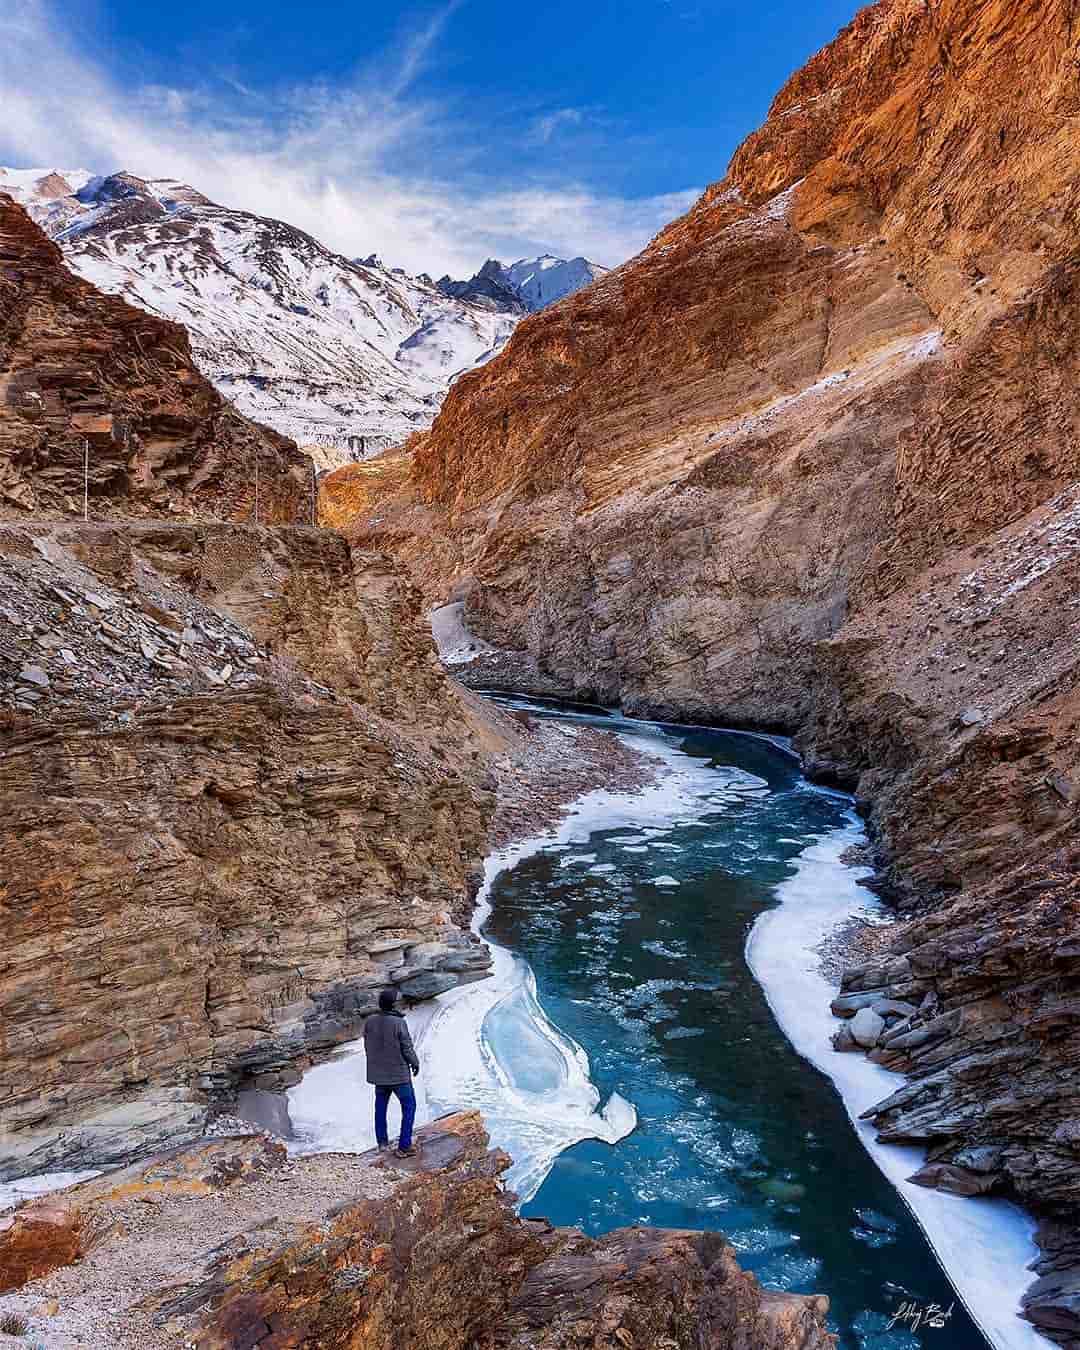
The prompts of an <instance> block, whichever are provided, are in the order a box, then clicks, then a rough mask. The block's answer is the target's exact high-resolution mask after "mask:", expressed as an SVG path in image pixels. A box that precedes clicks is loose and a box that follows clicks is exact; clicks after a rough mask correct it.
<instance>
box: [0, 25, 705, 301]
mask: <svg viewBox="0 0 1080 1350" xmlns="http://www.w3.org/2000/svg"><path fill="white" fill-rule="evenodd" d="M459 2H460V0H451V3H450V4H449V5H447V6H444V7H443V8H442V9H441V10H439V11H438V12H437V13H435V14H434V16H433V17H432V18H431V19H430V20H429V22H428V23H427V24H426V25H424V26H423V27H421V28H420V29H419V30H418V31H417V32H416V33H415V34H414V35H413V36H412V37H411V39H410V40H408V41H406V42H404V43H403V44H401V47H400V49H399V50H398V51H397V52H396V55H395V57H394V59H392V60H389V59H386V57H385V54H384V55H383V56H382V57H381V58H380V60H379V63H378V67H377V68H375V67H372V68H370V69H366V70H361V71H358V72H357V73H356V74H355V76H354V77H353V78H352V79H351V80H350V81H349V82H348V83H347V84H345V85H340V84H329V83H324V84H314V85H305V86H302V87H300V86H294V87H292V88H287V89H284V90H275V91H273V93H270V92H268V91H265V90H263V91H257V92H252V91H250V90H247V89H245V88H242V87H241V88H238V87H237V86H236V83H235V81H219V82H217V83H215V84H214V85H212V86H209V85H208V86H206V87H187V88H184V87H176V88H173V87H168V88H162V87H160V86H156V85H155V86H151V85H144V86H141V87H135V88H132V87H129V86H127V85H125V84H124V83H123V82H121V81H119V80H118V79H116V78H115V77H114V76H113V75H112V74H111V73H110V72H109V70H107V69H106V68H105V67H104V66H103V65H102V64H101V63H100V62H98V61H95V60H94V59H92V58H91V57H90V56H89V55H87V53H86V52H85V51H82V50H80V49H79V48H78V47H77V46H76V45H75V44H74V43H73V42H72V41H71V39H70V37H69V35H68V34H67V32H66V31H65V29H64V26H63V23H62V22H61V20H60V19H59V18H58V15H57V12H56V11H55V10H53V9H51V8H50V7H49V6H48V4H47V3H46V0H7V4H6V5H5V6H4V8H3V12H2V13H0V88H2V90H3V113H4V115H3V118H2V119H0V162H4V161H5V159H6V160H7V161H8V162H14V163H16V164H19V165H22V166H29V165H41V166H44V167H50V168H51V167H61V168H76V167H81V168H87V169H90V170H92V171H96V172H105V171H109V170H115V169H120V168H124V169H127V170H129V171H131V172H133V173H136V174H139V175H141V176H143V177H174V178H180V179H183V180H185V181H187V182H190V183H191V184H192V185H193V186H195V187H197V188H198V189H199V190H200V191H202V192H204V193H206V194H207V196H209V197H212V198H213V199H215V200H217V201H220V202H223V203H226V204H228V205H231V206H237V207H241V208H243V209H246V210H250V211H255V212H258V213H259V214H262V215H271V216H278V217H281V218H282V219H285V220H288V221H290V222H292V223H293V224H296V225H299V226H300V227H301V228H302V229H305V230H307V231H308V232H309V233H311V234H313V235H315V236H316V237H317V238H319V239H322V240H323V241H324V242H326V243H328V244H329V245H330V246H331V247H333V248H336V249H338V250H340V251H341V252H343V253H346V254H349V255H356V254H362V253H363V254H366V253H369V252H371V251H372V250H375V251H377V252H379V253H380V254H382V255H383V256H384V257H385V258H386V259H387V260H388V261H391V262H394V263H399V264H400V265H402V266H404V267H406V268H408V269H410V270H413V271H420V270H427V271H430V272H433V273H435V274H438V273H440V272H443V271H447V272H450V273H451V274H452V275H463V274H466V273H468V272H470V271H472V270H473V269H474V268H475V267H476V266H477V265H478V264H479V263H480V262H482V261H483V260H484V258H486V257H489V256H498V257H503V258H506V257H523V256H527V255H529V254H531V253H535V252H539V251H542V250H544V249H550V250H551V251H553V252H557V253H563V254H567V253H574V254H576V253H583V254H585V255H586V256H587V257H591V258H593V259H594V260H595V261H597V262H601V263H605V264H608V265H611V264H614V263H618V262H621V261H622V260H623V259H625V258H627V257H629V256H630V255H631V254H632V253H635V252H636V251H637V250H638V249H640V248H641V247H642V246H643V245H644V244H645V243H646V242H647V240H648V239H649V238H650V237H651V236H652V235H653V234H654V233H655V232H656V231H657V230H658V229H659V228H660V227H661V226H662V225H663V224H664V223H666V221H668V220H669V219H671V217H672V216H674V215H677V214H679V213H680V212H681V211H683V210H685V209H686V208H687V207H688V206H689V205H690V203H691V202H692V200H693V199H694V197H695V195H696V194H697V192H698V189H697V188H690V189H687V190H686V191H679V192H673V193H669V194H664V195H662V196H657V197H648V198H640V199H628V198H624V197H620V196H617V195H613V194H608V193H604V192H601V191H595V190H592V189H590V187H588V186H587V185H582V184H581V183H578V182H574V181H563V182H554V183H547V182H545V184H544V185H543V186H537V185H530V184H526V185H520V184H514V183H493V182H491V181H490V179H483V178H480V177H478V176H477V173H476V164H477V162H478V161H479V160H481V159H482V150H483V136H484V131H483V128H478V127H476V126H470V125H469V123H468V120H467V119H463V118H462V116H461V114H460V112H459V111H458V110H456V109H454V108H452V107H450V106H449V105H446V104H442V103H439V102H437V101H435V100H433V99H431V98H428V97H425V96H422V95H421V94H420V93H418V82H419V81H420V77H421V76H422V75H423V73H424V72H425V70H426V69H428V67H429V64H430V62H431V61H432V60H433V56H434V53H435V51H436V50H437V48H438V45H439V39H440V37H441V36H442V34H443V31H444V28H445V25H446V22H447V20H448V18H449V16H450V14H451V13H452V11H453V9H454V7H455V6H456V4H457V3H459ZM573 112H574V110H573V109H562V110H559V113H556V114H551V116H553V117H556V118H558V120H557V121H556V122H555V123H553V124H552V126H551V129H550V132H549V137H550V135H553V134H554V132H555V130H556V129H557V127H558V126H559V125H560V123H561V124H563V125H565V124H567V122H568V121H572V120H573V119H572V116H570V115H572V114H573ZM560 114H562V115H561V116H560Z"/></svg>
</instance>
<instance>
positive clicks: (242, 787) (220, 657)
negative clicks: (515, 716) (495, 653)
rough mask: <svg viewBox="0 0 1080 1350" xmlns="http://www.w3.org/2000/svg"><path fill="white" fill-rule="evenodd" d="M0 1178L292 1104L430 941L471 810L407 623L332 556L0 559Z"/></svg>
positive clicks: (432, 948) (197, 551)
mask: <svg viewBox="0 0 1080 1350" xmlns="http://www.w3.org/2000/svg"><path fill="white" fill-rule="evenodd" d="M0 613H2V615H3V617H4V620H5V626H4V628H3V629H2V630H0V703H3V704H4V705H5V706H6V708H7V710H8V711H6V712H3V713H0V718H2V722H0V800H2V801H3V803H4V811H3V821H4V824H3V827H2V830H0V833H2V835H3V838H2V840H0V851H2V854H3V857H4V869H3V879H2V884H0V904H2V907H3V908H2V912H3V916H4V944H3V953H2V955H0V1046H2V1055H0V1059H2V1070H0V1119H2V1134H0V1168H2V1171H3V1174H5V1175H20V1174H29V1173H33V1172H37V1171H42V1170H50V1169H52V1168H55V1167H62V1166H68V1165H70V1166H76V1167H87V1166H93V1165H101V1164H102V1163H103V1162H107V1161H116V1160H121V1159H124V1158H126V1157H130V1156H132V1155H133V1154H136V1153H138V1152H139V1151H140V1150H141V1149H145V1148H146V1147H148V1146H151V1145H153V1144H154V1143H155V1142H158V1141H160V1140H161V1139H163V1138H170V1137H174V1136H176V1135H179V1136H181V1137H182V1136H183V1135H184V1134H185V1133H187V1134H190V1133H191V1132H192V1131H194V1130H197V1129H198V1128H199V1127H200V1126H201V1122H202V1120H203V1117H204V1116H205V1110H206V1103H207V1101H208V1100H212V1099H214V1098H220V1097H221V1096H222V1095H223V1094H224V1095H226V1096H227V1095H228V1094H229V1093H230V1092H232V1091H233V1090H235V1089H236V1088H237V1087H242V1086H251V1085H256V1086H271V1087H273V1086H281V1085H282V1084H287V1083H289V1082H292V1081H295V1080H296V1078H297V1077H298V1072H299V1069H298V1066H302V1065H303V1064H304V1063H305V1062H307V1061H308V1060H309V1059H310V1057H311V1055H313V1054H315V1053H318V1052H320V1051H323V1050H326V1049H328V1048H329V1047H332V1046H333V1045H335V1044H337V1043H339V1042H340V1041H342V1040H344V1039H347V1038H349V1037H353V1036H355V1035H356V1034H357V1033H358V1031H359V1029H360V1026H361V1023H362V1020H363V1016H364V1014H365V1013H366V1012H368V1011H370V1010H371V1009H372V1008H373V1007H374V1001H375V996H376V994H377V991H378V989H379V987H381V986H382V985H383V984H385V983H386V982H387V981H388V980H395V981H396V982H398V983H399V984H400V986H401V988H402V989H403V990H404V992H405V993H406V995H408V996H411V997H426V996H430V995H431V994H432V993H437V992H440V991H441V990H443V989H446V988H449V987H451V986H452V985H454V984H457V983H460V982H462V981H465V980H469V979H475V978H479V976H480V975H482V974H483V972H484V970H485V969H486V964H487V958H486V955H485V953H484V951H483V949H481V948H478V947H477V946H476V945H474V944H473V943H472V941H471V940H467V939H465V938H464V937H463V936H462V935H461V934H460V933H459V932H458V930H457V929H456V928H455V927H454V925H453V924H452V922H451V921H450V919H449V917H448V915H449V912H450V911H452V910H454V909H455V908H458V907H460V904H461V900H462V898H463V896H464V895H465V894H466V893H467V891H468V890H469V889H470V887H471V886H472V885H473V884H474V868H475V867H476V864H477V860H478V858H479V856H480V854H481V853H482V851H483V846H484V840H485V836H486V830H487V825H488V820H489V817H490V811H491V807H492V801H493V798H492V794H491V792H490V790H489V784H488V782H487V780H486V778H485V773H486V770H485V769H484V759H483V754H482V751H483V739H482V733H481V731H478V730H477V726H476V724H475V723H474V721H473V720H472V717H471V714H470V713H469V712H468V711H467V709H466V708H465V706H464V705H463V704H462V701H461V699H460V698H459V696H458V695H457V694H456V693H454V691H453V690H452V688H451V686H450V685H449V682H448V681H447V680H446V678H445V677H444V676H443V675H442V673H441V671H440V670H439V668H438V666H437V664H436V661H435V657H434V652H433V647H432V643H431V639H430V636H429V635H428V634H427V633H426V632H425V631H424V630H423V629H422V627H421V621H420V616H419V611H418V597H417V595H416V593H415V591H413V590H412V588H411V587H409V586H407V585H405V584H403V583H402V581H401V579H400V577H399V576H398V575H397V573H396V572H395V571H394V570H393V569H392V567H391V566H390V565H389V564H388V562H387V560H386V559H385V558H383V557H381V556H378V555H362V554H358V553H357V552H355V551H354V550H351V549H350V548H349V546H348V545H347V544H346V543H345V542H344V541H343V540H342V539H341V537H340V536H337V535H334V534H329V533H323V532H314V531H295V532H292V531H268V530H256V529H254V528H250V527H249V528H246V529H245V528H237V527H229V526H223V525H201V526H169V525H161V524H147V525H125V526H121V525H112V526H89V527H87V526H83V525H81V524H71V525H62V526H52V527H49V526H36V527H29V526H27V527H21V526H20V527H16V526H9V527H7V528H6V529H0Z"/></svg>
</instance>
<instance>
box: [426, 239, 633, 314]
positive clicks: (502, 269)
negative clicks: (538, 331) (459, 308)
mask: <svg viewBox="0 0 1080 1350" xmlns="http://www.w3.org/2000/svg"><path fill="white" fill-rule="evenodd" d="M608 270H609V269H608V268H606V267H601V266H600V264H599V263H592V262H589V260H588V259H587V258H569V259H567V258H556V257H554V256H553V255H552V254H550V253H542V254H541V255H540V257H539V258H521V259H519V260H518V261H517V262H516V263H510V265H509V266H507V265H506V264H505V263H501V262H498V261H497V260H496V259H495V258H489V259H488V261H487V262H486V263H485V264H484V265H483V267H481V269H480V271H479V272H477V273H476V275H475V276H474V277H471V278H470V279H469V280H468V281H454V280H453V279H452V278H450V277H443V278H441V280H440V281H439V289H440V290H441V291H442V292H443V294H444V295H448V296H452V297H454V298H456V299H460V300H476V299H479V298H481V297H487V298H488V299H493V300H496V301H498V302H499V303H503V304H506V303H508V302H511V301H513V300H515V299H516V300H517V301H518V302H519V303H520V304H521V306H522V307H523V309H525V310H527V311H528V312H529V313H530V314H534V313H535V312H536V311H537V310H538V309H543V308H544V306H545V305H552V304H554V303H555V301H556V300H561V299H562V298H563V296H565V295H572V294H573V292H574V291H579V290H581V288H582V286H588V285H589V283H590V282H592V281H597V280H598V279H599V278H600V277H602V276H604V275H606V273H607V272H608Z"/></svg>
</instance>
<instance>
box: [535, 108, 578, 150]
mask: <svg viewBox="0 0 1080 1350" xmlns="http://www.w3.org/2000/svg"><path fill="white" fill-rule="evenodd" d="M584 120H585V112H584V109H582V108H556V109H555V110H554V111H553V112H548V113H543V114H542V115H541V116H539V117H537V118H536V120H535V121H534V122H533V124H532V129H531V133H530V134H531V137H532V139H533V140H534V141H535V142H536V143H537V144H538V145H547V143H548V142H549V141H550V140H551V138H552V136H554V135H555V133H556V132H557V131H558V130H559V129H560V128H562V127H579V126H581V124H582V122H584Z"/></svg>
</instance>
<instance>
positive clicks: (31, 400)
mask: <svg viewBox="0 0 1080 1350" xmlns="http://www.w3.org/2000/svg"><path fill="white" fill-rule="evenodd" d="M84 442H85V444H86V446H87V447H88V460H89V498H90V516H91V518H92V519H101V518H103V517H117V516H118V517H124V516H162V515H172V516H177V517H180V518H189V519H190V518H192V517H194V518H196V519H224V520H247V519H250V518H252V516H253V514H254V508H255V485H254V480H255V465H256V460H257V461H258V475H259V519H260V521H261V522H263V523H264V524H287V523H290V522H292V521H294V520H297V519H305V520H306V519H307V518H308V512H309V510H310V493H311V475H312V468H311V461H310V460H309V459H308V458H307V456H306V455H302V454H301V453H300V451H299V450H298V449H297V447H296V446H295V444H294V443H293V442H292V441H290V440H288V439H286V438H285V437H284V436H279V435H278V434H277V433H276V432H273V431H270V430H269V429H268V428H266V427H261V426H258V425H256V424H255V423H254V422H249V421H248V420H247V419H246V418H244V417H241V416H240V415H239V414H238V413H237V412H235V411H234V410H233V408H232V407H231V406H230V405H229V404H228V403H226V402H225V400H224V399H223V398H222V397H221V396H220V394H218V393H217V391H216V390H215V389H214V388H213V386H212V385H211V384H209V382H208V381H207V380H205V379H204V378H203V376H202V375H200V374H199V372H198V371H197V370H196V369H195V366H194V364H193V363H192V359H191V351H190V348H189V346H188V338H187V334H186V333H185V331H184V330H183V329H182V328H181V327H180V326H179V325H178V324H174V323H168V322H166V321H165V320H163V319H156V318H153V317H152V316H151V315H148V314H145V313H143V312H142V311H141V310H137V309H133V308H132V307H131V306H130V305H127V304H125V303H124V301H122V300H119V299H116V298H115V297H113V296H106V295H102V294H101V293H100V292H99V291H97V290H95V288H94V287H93V286H91V285H89V283H87V282H85V281H82V280H80V279H79V278H77V277H75V276H74V275H73V274H72V273H71V272H69V271H68V270H67V268H66V267H65V266H64V265H63V261H62V258H61V254H60V250H59V249H58V248H57V247H56V245H55V244H53V243H51V242H50V241H49V240H48V239H47V238H46V237H45V235H44V234H43V233H42V232H41V230H40V229H39V228H38V227H37V226H36V225H35V224H34V223H33V222H32V221H31V220H30V219H29V217H28V216H27V215H26V213H25V212H24V211H23V210H22V208H21V207H19V206H16V205H15V204H14V202H13V201H12V200H11V198H10V197H7V196H5V195H3V194H2V193H0V516H8V517H11V516H21V517H27V516H38V517H40V516H74V515H78V516H81V515H82V511H83V460H84Z"/></svg>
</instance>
